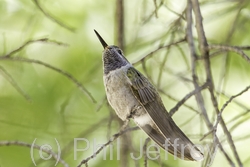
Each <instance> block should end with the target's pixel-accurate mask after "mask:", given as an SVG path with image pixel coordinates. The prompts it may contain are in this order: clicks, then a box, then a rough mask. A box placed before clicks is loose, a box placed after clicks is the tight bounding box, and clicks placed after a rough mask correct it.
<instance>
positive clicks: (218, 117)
mask: <svg viewBox="0 0 250 167" xmlns="http://www.w3.org/2000/svg"><path fill="white" fill-rule="evenodd" d="M249 89H250V86H248V87H246V88H245V89H244V90H242V91H241V92H239V93H238V94H236V95H234V96H231V97H230V99H229V100H228V101H227V102H226V103H224V104H223V106H222V108H221V110H220V112H219V114H218V115H217V120H216V123H215V126H214V129H217V126H218V124H219V122H220V120H221V115H222V112H223V111H224V109H225V108H226V107H227V105H228V104H229V103H231V102H232V101H233V99H235V98H236V97H238V96H240V95H242V94H243V93H245V92H247V91H248V90H249Z"/></svg>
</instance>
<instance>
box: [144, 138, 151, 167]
mask: <svg viewBox="0 0 250 167" xmlns="http://www.w3.org/2000/svg"><path fill="white" fill-rule="evenodd" d="M149 142H150V138H149V137H148V138H146V140H145V142H144V145H143V155H144V167H147V166H148V156H147V145H148V143H149Z"/></svg>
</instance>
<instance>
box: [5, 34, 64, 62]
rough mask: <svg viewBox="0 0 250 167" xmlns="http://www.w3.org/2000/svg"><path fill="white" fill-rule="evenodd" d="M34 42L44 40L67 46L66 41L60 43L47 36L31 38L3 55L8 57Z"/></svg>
mask: <svg viewBox="0 0 250 167" xmlns="http://www.w3.org/2000/svg"><path fill="white" fill-rule="evenodd" d="M36 42H46V43H54V44H57V45H62V46H68V44H66V43H62V42H59V41H55V40H51V39H48V38H40V39H32V40H29V41H27V42H25V43H24V44H23V45H21V46H20V47H19V48H17V49H14V50H13V51H11V52H10V53H8V54H6V55H4V57H10V56H12V55H14V54H15V53H17V52H20V51H21V50H22V49H24V48H25V47H26V46H28V45H29V44H32V43H36Z"/></svg>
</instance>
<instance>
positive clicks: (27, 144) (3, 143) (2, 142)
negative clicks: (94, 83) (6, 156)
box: [0, 141, 69, 167]
mask: <svg viewBox="0 0 250 167" xmlns="http://www.w3.org/2000/svg"><path fill="white" fill-rule="evenodd" d="M10 145H16V146H23V147H29V148H32V149H37V150H39V151H40V150H41V151H43V152H45V153H47V154H48V155H52V157H53V158H54V159H55V160H56V161H59V162H60V163H61V164H62V165H63V166H65V167H69V165H68V164H67V163H66V162H65V161H64V160H63V159H61V157H60V154H59V155H58V154H56V153H54V152H53V151H51V150H48V149H46V148H43V147H41V146H39V145H36V144H29V143H25V142H22V141H0V146H10Z"/></svg>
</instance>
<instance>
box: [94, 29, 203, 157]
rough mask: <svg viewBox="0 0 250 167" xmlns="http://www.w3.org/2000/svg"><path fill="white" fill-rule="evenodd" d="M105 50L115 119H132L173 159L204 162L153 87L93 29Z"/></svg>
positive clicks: (106, 77)
mask: <svg viewBox="0 0 250 167" xmlns="http://www.w3.org/2000/svg"><path fill="white" fill-rule="evenodd" d="M94 31H95V33H96V35H97V37H98V39H99V41H100V42H101V44H102V46H103V48H104V51H103V53H102V61H103V73H104V74H103V80H104V87H105V91H106V96H107V100H108V102H109V104H110V105H111V107H112V108H113V109H114V110H115V112H116V114H117V115H118V117H119V118H120V119H121V120H123V121H126V120H129V119H133V120H134V122H135V123H136V124H137V126H139V127H140V129H142V130H143V131H144V132H145V133H146V134H147V135H148V136H149V137H150V138H151V139H152V140H153V141H154V142H155V143H157V145H159V146H160V147H161V148H162V149H164V150H165V151H167V152H169V153H171V154H172V155H174V156H175V157H178V158H181V159H184V160H191V161H201V160H203V153H202V152H201V151H200V150H199V149H198V148H197V147H196V146H195V145H194V144H193V143H192V142H191V141H190V139H189V138H188V137H187V136H186V135H185V134H184V133H183V132H182V131H181V129H180V128H179V127H178V126H177V125H176V124H175V122H174V121H173V119H172V118H171V116H170V115H169V113H168V112H167V110H166V108H165V107H164V104H163V102H162V100H161V97H160V95H159V93H158V92H157V90H156V88H155V87H154V86H153V85H152V84H151V83H150V81H149V80H148V79H147V78H146V77H145V76H144V75H143V74H142V73H140V72H139V71H138V70H136V69H135V68H134V67H133V65H132V64H131V63H130V62H129V61H128V60H127V59H126V57H125V56H124V54H123V51H122V50H121V49H120V48H119V47H118V46H115V45H108V44H107V43H106V42H105V41H104V40H103V38H102V37H101V36H100V35H99V33H98V32H97V31H96V30H94Z"/></svg>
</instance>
